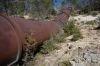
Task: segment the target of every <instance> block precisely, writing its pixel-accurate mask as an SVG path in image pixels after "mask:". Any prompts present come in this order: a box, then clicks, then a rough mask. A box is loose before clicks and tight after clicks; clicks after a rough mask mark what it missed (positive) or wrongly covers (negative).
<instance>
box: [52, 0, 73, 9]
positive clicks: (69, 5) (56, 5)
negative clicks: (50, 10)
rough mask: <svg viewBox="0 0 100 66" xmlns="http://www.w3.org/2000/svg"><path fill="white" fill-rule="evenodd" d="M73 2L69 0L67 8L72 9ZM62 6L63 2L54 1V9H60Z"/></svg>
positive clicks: (59, 0) (60, 0)
mask: <svg viewBox="0 0 100 66" xmlns="http://www.w3.org/2000/svg"><path fill="white" fill-rule="evenodd" d="M71 1H72V0H67V3H66V4H65V7H71V5H72V3H71ZM61 6H62V0H54V7H55V8H56V9H60V8H61Z"/></svg>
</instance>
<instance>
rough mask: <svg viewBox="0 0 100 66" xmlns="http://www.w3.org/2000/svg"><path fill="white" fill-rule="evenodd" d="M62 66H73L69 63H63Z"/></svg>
mask: <svg viewBox="0 0 100 66" xmlns="http://www.w3.org/2000/svg"><path fill="white" fill-rule="evenodd" d="M61 66H72V64H71V63H70V62H69V61H63V62H62V65H61Z"/></svg>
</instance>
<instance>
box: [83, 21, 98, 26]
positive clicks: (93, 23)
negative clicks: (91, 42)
mask: <svg viewBox="0 0 100 66" xmlns="http://www.w3.org/2000/svg"><path fill="white" fill-rule="evenodd" d="M96 23H97V22H95V21H87V22H86V23H85V24H87V25H95V24H96Z"/></svg>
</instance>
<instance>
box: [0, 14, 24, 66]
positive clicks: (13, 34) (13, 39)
mask: <svg viewBox="0 0 100 66" xmlns="http://www.w3.org/2000/svg"><path fill="white" fill-rule="evenodd" d="M21 36H22V35H21V31H20V29H19V28H18V25H17V24H15V23H14V22H11V21H10V20H9V19H8V18H7V17H6V16H3V15H0V66H4V64H5V65H6V64H9V62H12V63H13V61H18V60H17V56H16V55H19V53H18V52H20V53H21V51H22V37H21ZM2 64H3V65H2Z"/></svg>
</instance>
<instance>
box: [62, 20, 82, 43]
mask: <svg viewBox="0 0 100 66" xmlns="http://www.w3.org/2000/svg"><path fill="white" fill-rule="evenodd" d="M64 32H65V34H66V36H70V35H73V38H72V41H76V40H78V39H80V38H82V35H81V33H80V30H79V28H78V27H77V26H76V25H75V21H74V20H71V21H69V22H68V23H67V24H66V25H65V27H64Z"/></svg>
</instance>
